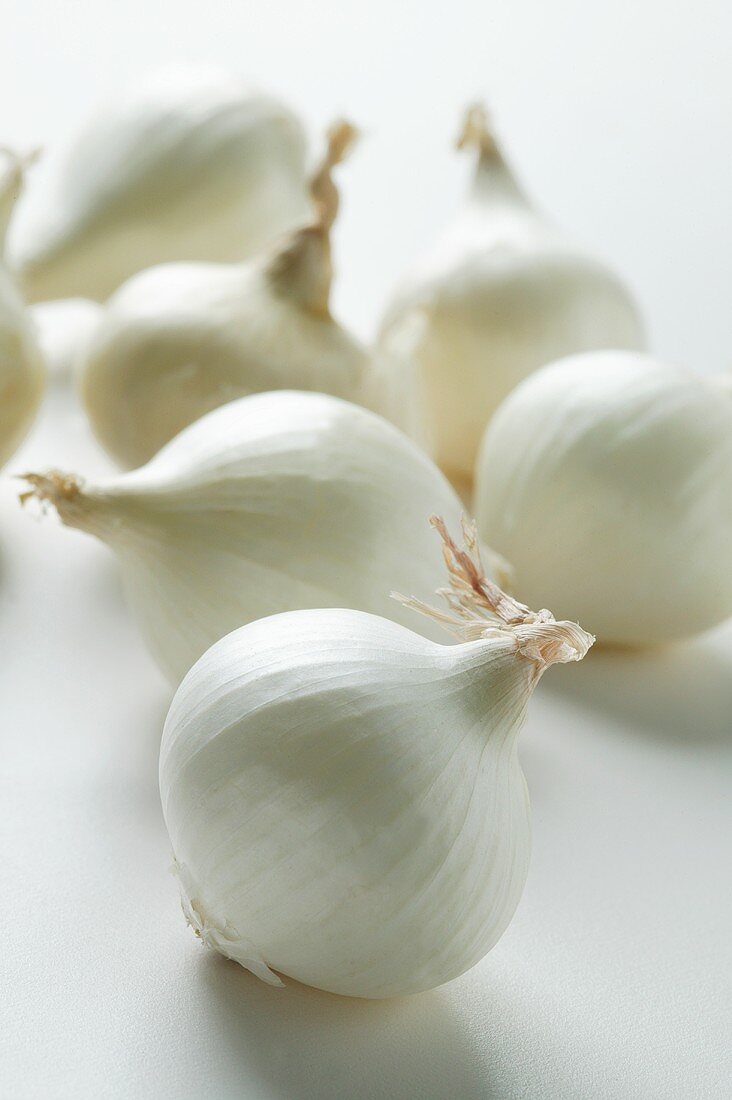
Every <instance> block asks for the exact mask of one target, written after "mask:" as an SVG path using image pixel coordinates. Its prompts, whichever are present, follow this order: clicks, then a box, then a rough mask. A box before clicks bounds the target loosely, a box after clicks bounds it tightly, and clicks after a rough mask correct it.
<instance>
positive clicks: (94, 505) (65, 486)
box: [19, 470, 106, 538]
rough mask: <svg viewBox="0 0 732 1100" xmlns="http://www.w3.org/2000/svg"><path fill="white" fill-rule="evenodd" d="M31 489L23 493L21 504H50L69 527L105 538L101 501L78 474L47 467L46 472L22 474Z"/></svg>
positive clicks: (22, 478)
mask: <svg viewBox="0 0 732 1100" xmlns="http://www.w3.org/2000/svg"><path fill="white" fill-rule="evenodd" d="M19 476H20V479H21V480H22V481H27V482H28V484H29V485H30V486H31V488H30V489H27V490H25V492H23V493H21V494H20V498H19V499H20V503H21V504H27V503H28V501H31V500H35V501H38V502H39V503H40V504H41V505H42V506H43V507H46V506H48V505H51V506H52V507H53V508H54V509H55V510H56V512H57V514H58V517H59V519H60V520H61V522H62V523H63V524H64V525H65V526H66V527H75V528H76V529H77V530H79V531H86V532H87V533H88V534H90V535H96V536H97V538H104V535H105V533H106V525H105V524H104V523H103V522H102V521H101V520H100V513H99V508H98V502H97V500H96V499H95V497H94V496H93V495H92V494H91V493H89V492H87V490H86V487H85V485H84V482H83V480H82V479H81V478H79V477H77V476H76V475H75V474H66V473H62V472H61V471H60V470H47V471H46V472H45V473H43V474H35V473H29V474H21V475H19Z"/></svg>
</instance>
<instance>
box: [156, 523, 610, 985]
mask: <svg viewBox="0 0 732 1100" xmlns="http://www.w3.org/2000/svg"><path fill="white" fill-rule="evenodd" d="M443 530H444V529H443ZM468 535H469V537H470V532H468ZM444 537H447V536H446V535H445V536H444ZM470 549H471V552H472V555H473V556H474V553H475V545H474V543H473V542H471V543H470ZM448 561H449V564H450V567H451V572H452V594H451V597H450V610H449V611H447V612H436V613H435V614H436V615H437V617H438V618H439V619H440V620H441V621H444V622H446V623H447V624H449V626H450V627H451V628H452V629H453V630H454V631H455V632H456V633H457V634H458V635H459V636H460V637H463V638H467V639H470V640H469V641H464V642H463V644H461V645H453V646H445V645H439V644H437V643H435V642H431V641H428V640H427V639H426V638H424V637H421V636H420V635H418V634H415V633H413V632H412V631H411V630H408V629H406V628H405V627H403V626H399V625H397V624H395V623H392V622H387V621H386V620H385V619H382V618H378V617H376V616H373V615H366V614H363V613H360V612H357V611H347V610H333V611H329V610H313V611H296V612H293V613H291V614H286V615H277V616H273V617H271V618H267V619H263V620H261V621H259V622H255V623H251V624H250V625H249V626H246V627H243V628H242V629H241V630H237V631H235V632H234V633H232V634H229V635H228V636H227V637H226V638H224V639H222V641H220V642H218V643H217V644H216V645H215V646H213V647H212V648H211V649H210V650H209V651H208V653H206V654H205V656H204V657H203V658H202V659H201V660H200V661H199V662H198V664H196V665H195V667H194V668H193V669H192V670H191V672H190V673H189V674H188V676H187V677H186V679H185V680H184V681H183V684H182V685H181V687H180V688H179V690H178V692H177V694H176V696H175V699H174V700H173V704H172V706H171V709H170V713H169V715H168V719H167V722H166V724H165V732H164V734H163V742H162V747H161V755H160V791H161V796H162V803H163V811H164V815H165V821H166V824H167V827H168V831H169V833H170V838H171V841H172V845H173V850H174V853H175V857H176V866H177V869H178V874H179V877H180V885H181V893H182V900H183V908H184V912H185V914H186V916H187V918H188V921H189V923H190V924H191V926H192V927H193V929H194V931H195V932H196V934H197V935H198V936H200V938H201V939H202V940H203V942H204V943H205V944H207V945H208V946H209V947H212V948H214V949H215V950H217V951H219V952H221V953H222V954H223V955H225V956H227V957H228V958H231V959H234V960H236V961H237V962H239V963H240V964H241V965H242V966H245V967H247V968H248V969H249V970H251V971H253V972H254V973H255V974H257V975H258V976H259V977H260V978H263V979H264V980H265V981H269V982H271V983H273V984H280V979H279V978H278V977H277V974H276V972H280V973H283V974H286V975H289V976H291V977H293V978H296V979H297V980H298V981H301V982H305V983H307V984H309V985H314V986H317V987H319V988H321V989H326V990H329V991H331V992H334V993H342V994H347V995H350V996H356V997H389V996H396V995H402V994H407V993H415V992H418V991H419V990H424V989H430V988H432V987H433V986H436V985H440V984H441V983H442V982H446V981H449V980H450V979H451V978H455V977H457V976H458V975H459V974H462V973H463V971H465V970H467V969H468V968H469V967H471V966H473V965H474V964H475V963H476V962H478V961H479V960H480V959H481V958H482V957H483V956H484V955H485V954H486V952H487V951H489V950H490V949H491V947H492V946H493V945H494V944H495V943H496V941H497V940H498V939H499V937H500V936H501V934H502V933H503V931H504V930H505V928H506V927H507V925H508V923H509V921H510V920H511V917H512V915H513V913H514V910H515V908H516V905H517V904H518V901H519V898H520V896H521V892H522V890H523V886H524V882H525V879H526V873H527V870H528V864H529V853H530V821H529V805H528V798H527V793H526V784H525V782H524V777H523V774H522V772H521V767H520V764H519V761H518V756H517V735H518V733H519V730H520V728H521V726H522V724H523V721H524V717H525V713H526V708H527V705H528V702H529V698H530V696H531V694H532V692H533V690H534V687H535V686H536V683H537V681H538V679H539V677H540V676H541V674H542V673H543V671H544V670H545V669H546V668H547V667H548V666H549V665H550V664H553V663H555V662H557V661H561V662H565V661H576V660H580V659H581V658H582V657H583V656H584V654H585V653H586V651H587V649H588V648H589V646H590V645H591V644H592V638H591V637H590V636H588V635H587V634H585V633H584V631H582V630H581V629H580V628H579V627H578V626H576V624H573V623H557V622H555V621H554V620H553V619H552V617H551V616H550V615H549V613H548V612H541V613H540V614H539V615H534V614H533V613H532V612H530V611H529V610H528V608H526V607H524V606H523V605H521V604H517V603H516V602H515V601H513V600H511V599H509V598H508V597H507V596H506V595H505V594H504V593H502V592H501V591H500V589H497V588H496V586H495V585H492V584H490V583H489V582H486V581H484V580H482V579H481V571H480V568H479V566H478V563H477V562H476V561H475V560H474V557H471V556H468V555H466V554H465V553H463V552H461V551H458V550H457V548H456V547H455V546H454V545H453V544H451V543H449V542H448ZM415 564H416V563H415ZM408 602H409V601H408ZM425 610H427V609H425ZM428 613H430V612H429V610H428Z"/></svg>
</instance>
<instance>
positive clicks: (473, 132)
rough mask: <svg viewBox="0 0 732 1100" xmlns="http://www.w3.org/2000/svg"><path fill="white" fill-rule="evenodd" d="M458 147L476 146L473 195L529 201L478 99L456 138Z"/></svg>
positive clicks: (481, 198) (467, 114)
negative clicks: (507, 161) (476, 155)
mask: <svg viewBox="0 0 732 1100" xmlns="http://www.w3.org/2000/svg"><path fill="white" fill-rule="evenodd" d="M457 147H458V149H475V150H476V152H477V154H478V160H477V164H476V169H475V176H474V178H473V186H472V195H473V198H475V199H478V200H480V201H492V202H494V201H496V200H501V201H504V202H518V203H522V204H524V205H525V204H526V196H525V195H524V192H523V191H522V189H521V188H520V187H519V184H518V182H517V181H516V177H515V176H514V174H513V172H512V171H511V169H510V167H509V165H508V164H507V163H506V160H505V158H504V156H503V153H502V151H501V147H500V145H499V144H498V140H497V138H496V135H495V132H494V130H493V128H492V126H491V124H490V120H489V117H488V112H487V111H486V109H485V107H484V106H483V105H482V104H480V103H476V104H473V105H472V106H471V107H469V108H468V110H467V112H466V114H465V119H464V121H463V128H462V130H461V132H460V136H459V137H458V141H457Z"/></svg>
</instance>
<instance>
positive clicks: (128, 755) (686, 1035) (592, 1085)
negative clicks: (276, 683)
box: [0, 0, 732, 1100]
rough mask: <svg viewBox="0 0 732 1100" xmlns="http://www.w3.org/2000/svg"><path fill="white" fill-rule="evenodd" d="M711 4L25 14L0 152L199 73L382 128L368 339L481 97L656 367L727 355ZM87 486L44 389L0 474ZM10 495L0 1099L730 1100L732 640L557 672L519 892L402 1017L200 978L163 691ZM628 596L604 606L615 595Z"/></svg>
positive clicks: (458, 181)
mask: <svg viewBox="0 0 732 1100" xmlns="http://www.w3.org/2000/svg"><path fill="white" fill-rule="evenodd" d="M731 30H732V26H731V21H730V15H729V7H728V5H727V4H726V3H725V0H700V2H695V3H693V4H692V3H679V2H678V0H677V2H674V3H670V4H669V3H660V2H656V0H643V2H640V3H639V2H638V0H634V2H633V3H626V2H619V3H615V4H613V5H597V4H587V3H586V0H553V2H552V3H549V4H546V3H540V2H538V0H537V2H536V3H531V2H529V0H512V2H511V3H508V2H506V3H505V4H504V5H502V6H500V7H499V6H498V5H497V4H495V3H485V2H476V3H469V2H468V0H462V2H453V3H451V4H449V5H444V6H438V5H432V6H430V5H428V4H425V3H424V0H415V2H411V0H410V2H407V3H401V4H398V3H397V4H395V3H394V2H393V0H392V2H388V0H373V2H372V3H371V4H369V5H358V6H355V5H352V4H350V3H345V2H343V0H341V2H337V0H316V2H315V3H311V4H302V3H300V4H298V3H295V2H294V0H293V2H292V3H285V2H284V0H270V2H269V3H267V4H265V3H261V2H259V3H251V2H242V0H237V2H236V3H230V4H229V3H227V4H224V3H221V2H219V3H216V2H214V0H210V2H209V3H205V4H203V3H201V4H193V3H190V2H188V0H170V2H167V0H166V2H163V0H128V2H127V3H125V4H119V5H101V4H99V3H95V2H93V0H83V2H80V0H76V2H75V0H63V2H62V0H53V2H51V0H38V2H37V3H36V4H34V5H17V6H16V7H15V9H14V10H8V9H5V10H4V13H3V34H2V37H1V38H0V140H7V141H14V142H19V143H21V144H23V145H26V144H27V145H30V144H33V143H35V142H37V141H39V140H40V141H44V142H46V143H47V144H50V143H52V142H54V141H55V140H56V139H57V137H58V136H59V135H61V134H62V133H63V132H64V131H66V130H68V129H69V128H70V126H71V125H72V123H73V122H75V120H77V119H78V118H79V117H80V115H81V114H82V113H83V112H84V111H85V110H87V109H88V107H89V106H90V105H91V104H92V103H93V102H94V101H96V100H97V99H98V98H99V95H100V94H102V93H106V92H109V91H111V90H112V89H113V88H114V86H115V84H118V83H119V82H120V81H121V80H123V79H127V78H129V77H131V76H134V75H135V74H136V73H138V72H141V71H143V70H144V69H146V68H148V67H149V66H150V65H151V64H152V63H156V62H159V61H163V60H171V59H176V58H180V57H181V56H183V57H185V56H190V57H200V56H204V57H205V58H207V59H217V60H220V61H223V62H227V63H228V64H230V65H232V66H235V67H238V68H239V69H241V70H242V71H244V72H247V73H250V74H251V75H252V77H253V78H254V79H255V80H257V81H258V82H260V83H264V84H266V85H267V86H269V87H271V88H273V89H275V90H277V91H279V92H281V93H282V94H284V95H286V96H287V97H289V98H290V99H291V100H292V101H293V102H295V103H296V104H299V105H300V107H301V109H302V110H303V112H304V113H305V115H306V117H307V119H308V122H309V123H310V124H311V128H312V130H313V132H314V133H316V132H317V131H318V129H319V128H320V127H321V126H322V125H323V124H324V123H325V122H326V121H327V120H328V119H329V118H330V117H331V116H332V115H334V114H335V113H338V112H347V113H348V114H349V115H350V116H351V117H353V119H354V120H356V121H357V122H359V123H361V124H362V125H363V126H364V127H365V128H366V130H367V131H368V136H367V138H366V139H365V140H364V142H363V145H362V147H361V149H360V150H359V152H358V153H357V154H356V155H354V158H353V161H352V163H351V165H350V166H349V167H348V168H346V169H344V170H343V172H342V177H341V178H342V181H343V190H344V193H345V201H344V208H343V216H342V220H341V223H340V225H339V228H338V241H337V243H338V258H339V260H340V264H339V267H340V282H339V284H338V289H337V301H338V303H339V304H340V307H341V313H342V315H343V316H344V318H345V319H346V320H348V321H349V322H350V323H352V324H353V325H354V326H355V327H356V328H357V329H358V330H359V331H360V332H361V333H362V334H364V335H368V334H369V333H370V332H371V330H372V327H373V324H374V321H375V319H376V318H377V316H378V313H379V309H380V306H381V304H382V302H383V301H384V299H385V297H386V295H387V293H388V289H389V287H390V285H392V284H393V282H394V279H395V278H396V277H397V276H398V275H399V273H400V270H401V269H402V268H403V266H404V264H405V263H406V262H407V261H408V260H409V258H410V257H411V256H412V255H413V253H414V252H415V251H416V250H417V248H418V247H419V246H420V244H421V243H422V242H423V241H424V240H425V239H426V238H427V237H428V235H429V234H430V233H432V232H434V230H435V229H436V227H437V226H438V225H439V224H440V223H441V222H442V220H443V219H444V218H445V217H446V216H447V214H448V213H449V211H450V210H451V209H452V208H453V207H454V205H455V203H456V202H457V201H458V198H459V196H460V195H461V194H462V192H463V189H464V186H465V181H466V176H467V171H468V170H467V166H466V165H465V163H463V162H462V160H461V159H460V158H458V157H457V156H454V155H453V154H452V153H451V151H450V148H449V143H450V141H451V139H452V137H453V135H454V131H455V129H456V119H457V115H458V112H459V109H460V107H461V106H462V105H463V104H464V103H465V102H466V101H467V100H468V99H470V98H472V97H474V96H475V95H476V93H478V94H481V93H482V94H487V95H488V96H489V97H490V100H491V103H492V104H493V106H494V108H495V112H496V114H497V117H498V121H499V124H500V129H501V132H502V134H503V135H504V139H505V142H506V145H507V147H508V150H509V153H510V154H511V156H512V158H513V160H514V163H515V164H516V165H517V166H518V167H519V169H520V171H521V173H522V175H523V178H524V180H525V182H526V183H527V186H528V187H529V188H530V190H531V191H532V193H533V194H535V195H536V196H538V197H540V200H541V202H542V204H543V206H544V207H545V208H546V209H548V210H550V211H551V212H552V214H553V215H554V216H555V217H556V218H557V219H558V220H559V221H561V223H562V224H563V225H565V226H566V227H567V228H568V229H569V230H571V231H572V232H573V233H574V235H575V236H576V237H577V238H579V239H580V240H582V241H584V242H585V243H586V244H587V245H588V246H590V247H592V248H594V249H595V250H596V251H598V252H599V253H600V254H602V255H604V256H606V257H607V258H608V259H609V260H611V261H612V262H613V263H614V264H615V266H616V267H618V268H619V269H620V270H621V271H623V272H624V273H625V275H626V277H627V278H628V279H629V280H630V282H631V284H632V285H633V287H634V288H635V290H636V292H637V293H638V295H639V296H640V299H641V301H642V304H643V306H644V308H645V312H646V315H647V317H648V319H649V324H650V331H651V337H652V341H653V344H654V346H655V348H656V350H658V351H659V352H661V353H663V354H666V355H669V356H671V357H673V358H675V359H677V360H680V361H682V362H685V363H687V364H689V365H692V366H695V367H698V368H699V369H702V370H707V369H719V368H722V367H725V366H729V365H730V363H731V362H732V341H731V340H730V336H731V335H732V333H731V331H730V329H731V326H732V321H731V320H730V318H731V317H732V311H730V308H729V301H730V297H731V292H732V247H730V246H731V244H732V240H731V239H730V237H731V231H730V222H729V196H730V194H732V155H731V154H730V141H729V135H730V132H731V131H732V80H731V78H730V64H729V61H730V58H729V43H730V31H731ZM48 464H58V465H62V466H63V465H67V466H69V467H71V468H75V469H78V470H80V471H81V472H84V473H94V472H96V471H97V470H101V469H103V468H105V464H104V460H103V459H102V457H101V456H100V453H99V451H98V450H97V449H96V448H95V447H94V445H93V443H92V442H91V440H90V439H89V438H88V436H87V433H86V429H85V426H84V424H83V421H82V418H81V414H80V413H79V412H78V411H77V410H76V409H75V407H74V404H73V402H72V400H71V398H70V396H69V395H68V394H67V393H64V391H63V388H56V389H54V390H53V391H52V392H51V393H50V395H49V400H48V402H47V405H46V408H45V410H44V414H43V416H42V418H41V419H40V421H39V423H38V425H37V427H36V430H35V432H34V434H33V435H32V437H31V438H30V439H29V441H28V443H27V444H26V446H25V448H24V449H23V451H22V452H21V453H20V454H19V455H17V456H16V457H15V458H14V459H13V460H12V462H11V463H10V465H9V467H8V468H7V470H6V471H5V474H6V475H8V474H10V473H11V472H13V471H17V470H20V469H22V468H24V467H27V466H39V465H40V466H44V465H48ZM15 491H16V487H15V486H14V485H13V484H12V482H10V480H9V478H8V477H7V476H5V477H4V478H3V479H2V487H1V489H0V653H1V654H2V659H1V660H0V737H1V738H2V746H1V747H0V834H1V836H2V878H1V879H0V882H1V883H2V889H1V891H0V916H1V919H2V936H1V937H0V968H1V970H0V983H1V988H2V996H1V998H0V1004H1V1005H2V1007H1V1008H0V1057H1V1059H2V1067H1V1070H0V1095H2V1096H8V1097H14V1098H15V1097H71V1096H73V1097H84V1098H85V1097H95V1098H96V1097H133V1098H142V1100H146V1098H158V1097H162V1098H168V1097H170V1098H176V1100H177V1098H186V1100H187V1098H189V1097H190V1098H193V1097H199V1096H207V1097H214V1098H218V1097H230V1096H231V1097H246V1098H247V1100H249V1098H251V1100H260V1098H261V1100H265V1098H267V1100H270V1098H271V1100H285V1098H292V1100H311V1098H312V1100H316V1098H317V1100H329V1098H334V1100H335V1098H350V1097H353V1098H372V1097H374V1098H377V1097H378V1098H381V1097H388V1098H392V1097H394V1098H402V1097H405V1098H408V1100H409V1098H412V1097H414V1098H417V1097H419V1098H428V1100H431V1098H434V1100H445V1098H447V1097H449V1098H451V1100H452V1098H455V1100H473V1098H479V1097H480V1098H484V1097H486V1098H491V1097H495V1098H500V1100H513V1098H519V1097H522V1098H531V1100H535V1098H545V1097H551V1098H554V1097H556V1098H561V1100H575V1098H576V1100H580V1098H581V1100H586V1098H593V1100H594V1098H635V1097H639V1098H640V1097H643V1098H644V1100H649V1098H656V1097H658V1098H661V1097H664V1098H676V1097H678V1098H679V1100H682V1098H683V1100H692V1098H695V1097H704V1098H707V1097H708V1098H714V1100H717V1098H718V1097H724V1096H727V1095H730V1092H731V1091H732V1086H731V1085H730V1074H731V1072H732V1067H731V1066H730V1062H729V1055H728V1053H727V1048H728V1045H729V1025H730V1013H729V1008H730V996H729V980H730V964H731V962H732V959H731V958H730V955H731V951H730V924H731V918H732V896H731V895H732V889H731V887H730V873H729V847H730V845H729V836H730V824H731V821H730V818H731V816H732V815H731V811H730V803H731V801H732V800H731V799H730V794H729V791H730V754H729V750H730V740H731V736H732V735H731V729H730V727H731V726H732V629H730V628H725V629H723V630H721V631H719V632H717V633H716V634H715V635H712V636H709V637H707V638H705V639H702V640H700V641H698V642H696V643H695V644H693V645H689V646H686V647H683V648H681V647H680V648H678V649H676V650H674V651H672V652H668V653H666V654H663V655H656V656H646V657H638V656H635V657H632V658H631V657H627V656H626V657H622V656H619V655H603V654H595V655H593V656H592V658H591V659H588V660H587V661H586V662H585V663H584V664H583V665H580V666H577V667H573V668H567V669H559V670H556V671H552V673H551V674H550V675H549V676H547V678H546V681H545V683H544V684H543V685H542V687H541V689H540V692H539V695H538V697H537V698H536V699H535V702H534V706H533V708H532V710H531V716H530V721H529V725H528V727H527V730H526V733H525V735H524V738H523V751H522V759H523V762H524V766H525V770H526V774H527V779H528V783H529V787H530V790H531V794H532V799H533V806H534V822H535V849H534V859H533V864H532V869H531V873H530V877H529V882H528V887H527V890H526V894H525V897H524V900H523V901H522V903H521V906H520V909H519V912H518V914H517V917H516V919H515V921H514V923H513V924H512V926H511V928H510V929H509V931H508V932H507V934H506V935H505V937H504V939H503V940H502V941H501V943H500V944H499V945H498V947H497V948H496V949H495V950H494V951H493V952H492V953H491V955H490V956H489V957H488V958H487V959H485V960H484V962H483V963H482V964H481V965H480V966H479V967H477V968H476V969H475V970H474V971H473V972H472V973H470V974H468V975H466V976H464V977H463V978H461V979H459V980H458V981H456V982H454V983H452V984H451V985H449V986H447V987H444V988H442V989H440V990H437V991H435V992H433V993H430V994H425V995H421V996H419V997H415V998H412V999H410V1000H406V1001H401V1002H394V1003H388V1004H379V1003H367V1002H349V1001H346V1000H344V999H341V998H336V997H330V996H327V995H324V994H318V993H314V992H312V991H309V990H306V989H304V988H302V987H297V986H294V985H292V984H290V985H289V987H288V989H287V990H285V991H283V992H278V991H277V990H272V989H269V988H267V987H265V986H263V985H260V984H258V983H257V982H256V980H255V979H253V978H252V977H251V976H250V975H248V974H246V973H245V972H243V971H241V970H239V969H238V968H236V967H235V966H234V965H233V964H227V963H225V962H224V961H223V960H220V959H218V958H216V957H213V956H209V955H207V954H206V953H205V952H204V951H203V950H202V949H201V948H200V947H199V945H198V943H197V942H196V941H195V940H194V938H193V937H192V935H191V934H190V933H189V932H188V931H187V930H186V928H185V926H184V923H183V920H182V917H181V915H180V912H179V910H178V904H177V899H176V888H175V883H174V881H173V879H172V878H171V877H169V876H168V875H167V874H166V867H167V863H168V846H167V842H166V837H165V833H164V829H163V826H162V821H161V816H160V811H159V805H158V796H157V777H156V765H157V747H158V741H159V736H160V729H161V724H162V720H163V718H164V715H165V711H166V708H167V704H168V701H169V693H168V689H167V688H166V686H165V685H164V683H163V682H162V680H161V679H160V677H159V676H158V674H157V672H156V671H155V669H154V668H153V666H152V664H151V662H150V661H149V659H148V658H147V656H146V654H145V652H144V650H143V649H142V647H141V644H140V642H139V639H138V636H137V634H136V631H135V628H134V625H133V624H132V623H131V622H130V621H129V619H128V617H127V616H126V614H125V611H124V606H123V602H122V596H121V592H120V588H119V583H118V578H117V574H116V570H115V567H114V563H113V561H112V560H111V558H110V557H109V556H108V555H107V553H106V552H105V550H104V549H103V548H102V547H100V546H97V545H95V544H94V543H93V542H92V541H91V540H90V539H88V538H85V537H84V536H82V535H79V534H77V533H75V532H68V531H63V530H61V529H60V528H57V527H56V526H55V524H54V523H53V521H52V520H50V519H49V520H47V521H45V522H43V523H42V524H41V523H38V522H35V521H34V519H33V518H32V517H31V516H29V515H27V514H23V513H21V512H20V510H19V509H18V507H17V506H16V503H15V500H14V493H15ZM619 598H622V594H619Z"/></svg>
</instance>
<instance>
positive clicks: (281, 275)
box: [265, 119, 358, 318]
mask: <svg viewBox="0 0 732 1100" xmlns="http://www.w3.org/2000/svg"><path fill="white" fill-rule="evenodd" d="M357 137H358V132H357V130H356V128H355V127H354V126H352V125H351V123H350V122H345V121H344V120H342V119H340V120H338V121H337V122H334V123H333V125H332V126H331V127H330V128H329V130H328V133H327V140H326V149H325V153H324V154H323V157H322V159H321V161H320V163H319V164H318V165H317V167H316V169H315V171H314V172H313V175H312V176H311V178H310V198H311V200H312V204H313V210H314V216H313V220H312V222H310V223H309V224H308V225H305V226H302V227H301V228H300V229H296V230H295V231H294V232H293V233H291V234H290V236H289V237H288V238H287V240H286V241H285V243H284V244H283V246H282V247H281V248H280V249H279V250H278V251H277V252H276V253H275V254H274V255H273V256H272V257H271V258H270V260H269V261H268V263H267V264H266V265H265V275H266V277H267V279H268V281H269V284H270V286H271V287H272V289H273V291H274V292H275V294H277V295H279V296H281V297H283V298H287V299H289V300H290V301H292V302H294V303H296V304H297V305H298V306H299V307H300V309H302V310H305V311H307V312H308V313H312V314H313V315H314V316H316V317H323V318H328V317H330V288H331V283H332V281H333V261H332V256H331V246H330V231H331V228H332V226H333V223H334V221H335V220H336V217H337V216H338V208H339V205H340V196H339V194H338V188H337V187H336V185H335V182H334V180H333V169H334V168H335V167H336V165H338V164H340V163H341V162H342V161H343V160H344V159H345V158H346V157H347V155H348V153H349V152H350V151H351V149H352V148H353V145H354V143H355V141H356V138H357Z"/></svg>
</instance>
